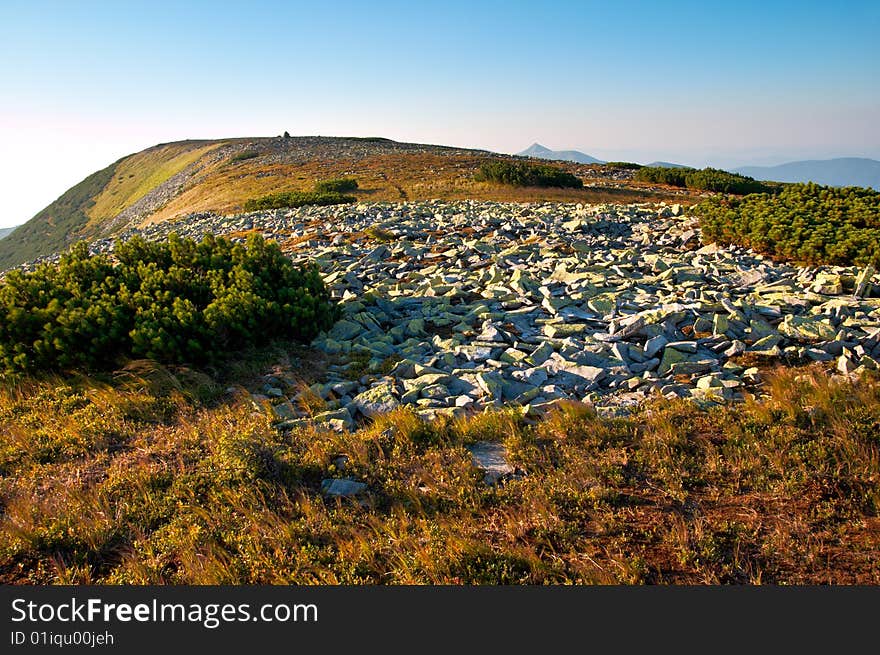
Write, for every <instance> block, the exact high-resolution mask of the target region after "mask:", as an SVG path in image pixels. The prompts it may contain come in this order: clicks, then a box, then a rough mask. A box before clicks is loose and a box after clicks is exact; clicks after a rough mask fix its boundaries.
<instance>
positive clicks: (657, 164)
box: [645, 161, 690, 168]
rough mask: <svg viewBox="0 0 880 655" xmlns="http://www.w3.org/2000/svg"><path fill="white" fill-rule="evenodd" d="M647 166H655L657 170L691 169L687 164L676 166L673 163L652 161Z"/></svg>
mask: <svg viewBox="0 0 880 655" xmlns="http://www.w3.org/2000/svg"><path fill="white" fill-rule="evenodd" d="M645 166H654V167H657V168H690V166H687V165H685V164H675V163H673V162H671V161H652V162H651V163H650V164H645Z"/></svg>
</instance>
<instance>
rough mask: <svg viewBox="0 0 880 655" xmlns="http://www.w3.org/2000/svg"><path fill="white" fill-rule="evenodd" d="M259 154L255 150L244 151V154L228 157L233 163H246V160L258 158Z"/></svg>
mask: <svg viewBox="0 0 880 655" xmlns="http://www.w3.org/2000/svg"><path fill="white" fill-rule="evenodd" d="M259 156H260V153H258V152H257V151H256V150H245V151H244V152H239V153H238V154H235V155H233V156H232V157H230V159H229V161H231V162H233V163H235V162H239V161H246V160H248V159H254V158H255V157H259Z"/></svg>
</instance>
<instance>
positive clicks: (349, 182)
mask: <svg viewBox="0 0 880 655" xmlns="http://www.w3.org/2000/svg"><path fill="white" fill-rule="evenodd" d="M357 188H358V183H357V180H356V179H354V178H353V177H339V178H336V179H333V180H321V181H320V182H315V192H316V193H345V192H346V191H357Z"/></svg>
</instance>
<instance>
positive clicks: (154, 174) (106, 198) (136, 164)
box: [86, 141, 223, 225]
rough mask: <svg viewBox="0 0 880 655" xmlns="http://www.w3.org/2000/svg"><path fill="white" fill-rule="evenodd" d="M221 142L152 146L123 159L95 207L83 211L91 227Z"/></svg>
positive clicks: (99, 196)
mask: <svg viewBox="0 0 880 655" xmlns="http://www.w3.org/2000/svg"><path fill="white" fill-rule="evenodd" d="M221 145H223V143H222V142H221V143H213V142H212V143H208V144H207V145H202V146H200V145H199V143H198V142H189V141H183V142H180V143H169V144H167V145H161V146H156V147H155V148H150V149H148V150H144V151H143V152H139V153H137V154H135V155H131V156H130V157H126V158H125V159H123V160H122V161H121V162H120V163H119V166H117V168H116V170H115V171H114V174H113V179H112V180H111V181H110V182H109V183H108V184H107V185H106V186H105V187H104V189H103V190H102V191H101V193H100V194H98V196H97V197H96V198H95V204H94V205H92V207H91V208H90V209H89V210H88V211H87V212H86V213H87V214H88V216H89V219H90V223H91V224H93V225H94V224H99V223H101V222H102V221H104V220H107V219H109V218H113V217H114V216H116V215H117V214H119V212H121V211H122V210H124V209H126V208H127V207H130V206H131V205H132V204H134V203H135V202H136V201H138V200H140V199H141V198H143V197H144V196H145V195H146V194H147V193H149V192H150V191H151V190H153V189H155V188H156V187H157V186H159V185H160V184H162V183H163V182H165V181H166V180H168V178H170V177H171V176H172V175H175V174H176V173H179V172H180V171H182V170H183V169H184V168H186V167H187V166H189V165H190V164H193V163H194V162H196V161H197V160H198V159H199V158H200V157H202V156H203V155H205V154H206V153H208V152H211V151H212V150H214V149H216V148H218V147H220V146H221Z"/></svg>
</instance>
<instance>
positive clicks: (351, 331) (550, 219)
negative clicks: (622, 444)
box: [99, 201, 880, 429]
mask: <svg viewBox="0 0 880 655" xmlns="http://www.w3.org/2000/svg"><path fill="white" fill-rule="evenodd" d="M680 213H681V208H680V207H678V206H672V207H668V206H658V205H599V206H580V205H563V204H556V203H547V204H530V205H521V204H503V203H493V202H475V201H462V202H417V203H399V204H388V203H383V204H362V205H356V206H351V205H350V206H345V207H324V208H303V209H299V210H290V211H276V212H268V213H266V212H264V213H257V214H248V215H242V216H233V217H220V216H214V215H202V216H196V217H191V218H190V220H188V221H186V222H185V223H180V224H178V225H177V226H174V225H170V226H169V225H161V226H156V227H155V228H153V229H152V231H149V232H148V233H147V236H148V237H156V238H158V237H162V236H164V234H165V233H167V232H168V231H169V230H171V229H176V230H177V231H178V232H180V233H182V234H183V235H188V236H199V235H200V234H203V233H205V232H208V231H210V232H213V233H215V234H222V233H231V232H236V231H241V230H257V231H259V232H262V233H263V234H264V235H266V236H269V237H281V238H282V242H283V243H284V244H285V246H284V247H285V250H286V251H287V252H288V253H289V254H290V256H291V257H292V258H294V259H295V260H299V259H303V260H304V259H307V258H308V259H311V258H316V259H317V261H318V263H319V265H320V267H321V270H322V273H323V275H324V278H325V280H326V282H327V284H328V285H329V287H330V288H331V289H332V293H333V295H334V297H336V298H338V299H339V300H340V301H341V303H342V306H343V309H344V318H343V320H341V321H340V322H339V323H338V324H337V325H336V326H335V327H334V328H333V329H332V330H331V331H330V332H328V333H326V334H322V335H321V336H320V337H319V338H318V339H316V340H315V342H314V344H313V345H314V347H315V348H318V349H321V350H323V351H324V352H326V353H329V354H331V355H334V356H336V359H337V361H338V362H339V363H336V364H333V365H331V366H330V367H329V369H328V375H327V378H326V379H325V380H324V381H323V382H322V383H320V384H316V385H314V386H313V387H312V389H311V390H310V391H309V392H308V393H310V394H314V395H317V396H320V397H321V399H323V401H324V402H325V403H326V408H327V411H326V412H323V413H320V414H318V415H317V417H312V418H307V417H306V416H305V414H304V413H303V412H302V411H301V410H300V409H299V407H300V406H301V403H300V402H298V401H299V400H300V398H299V397H297V396H296V395H290V394H289V392H288V390H287V389H278V388H276V387H274V386H273V385H272V384H269V385H267V387H266V388H265V389H264V390H262V391H263V392H264V393H265V395H266V397H269V398H272V399H273V402H274V403H275V411H276V413H277V415H278V419H279V421H282V422H283V423H282V426H284V427H294V426H297V425H299V424H302V423H305V422H307V421H309V420H317V421H318V422H320V423H323V424H326V425H328V426H330V427H333V428H338V429H345V428H350V427H352V426H353V425H354V424H355V422H356V421H357V420H359V419H363V418H369V417H372V416H375V415H376V414H378V413H381V412H384V411H388V410H391V409H393V408H396V407H399V406H409V407H412V408H413V409H414V410H415V411H416V412H418V413H419V414H420V415H422V416H423V417H425V418H432V417H436V416H437V415H458V414H464V413H467V412H472V411H479V410H481V409H483V408H485V407H487V406H501V405H505V404H515V405H518V406H521V407H522V408H523V411H524V412H526V413H529V414H540V413H541V412H542V411H544V410H545V409H546V408H547V407H549V406H550V405H551V404H552V403H553V402H555V401H557V400H559V399H562V398H569V399H574V400H579V401H584V400H586V401H588V402H592V403H594V404H596V405H597V406H599V407H604V408H611V409H613V410H615V411H621V408H625V407H626V406H627V405H631V404H634V403H638V402H639V401H641V400H643V399H645V398H647V397H649V396H651V395H654V394H662V395H664V396H667V397H687V398H692V399H694V400H695V401H696V402H699V403H701V404H711V403H720V402H725V401H729V400H732V399H736V398H737V397H739V396H740V395H741V392H742V390H743V389H744V387H746V386H748V385H750V384H754V383H756V382H757V380H758V369H757V368H754V365H755V364H757V363H760V362H761V361H772V360H780V359H781V360H783V361H789V362H804V361H826V360H829V361H830V360H836V362H835V365H836V366H837V368H838V369H839V371H840V373H841V374H851V373H853V372H855V371H857V369H859V367H864V368H871V369H873V368H877V366H878V364H877V360H878V359H880V298H874V297H872V296H873V295H874V291H875V288H874V286H873V284H872V279H873V278H872V276H873V271H872V270H864V271H860V270H858V269H854V268H843V267H822V268H799V267H795V266H791V265H787V264H780V263H774V262H773V261H771V260H769V259H766V258H764V257H761V256H760V255H757V254H755V253H754V252H752V251H750V250H746V249H743V248H737V247H728V248H719V247H717V246H715V245H713V244H709V245H705V244H703V243H701V241H700V234H699V229H698V228H697V226H696V221H695V220H694V219H692V218H690V217H687V216H682V215H679V214H680ZM109 247H112V244H111V243H109V242H107V243H104V244H103V245H101V244H99V248H105V249H106V248H109ZM745 362H747V363H745Z"/></svg>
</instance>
